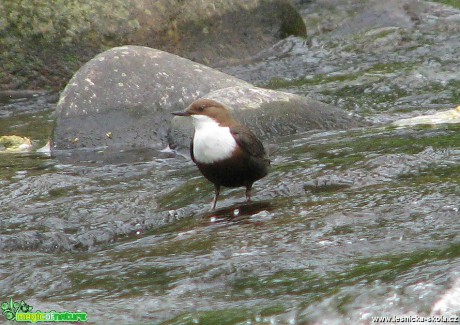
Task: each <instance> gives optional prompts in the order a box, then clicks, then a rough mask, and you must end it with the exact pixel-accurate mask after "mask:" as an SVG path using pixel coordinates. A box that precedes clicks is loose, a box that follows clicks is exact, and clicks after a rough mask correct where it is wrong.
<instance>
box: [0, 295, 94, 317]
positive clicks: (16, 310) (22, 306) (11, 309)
mask: <svg viewBox="0 0 460 325" xmlns="http://www.w3.org/2000/svg"><path fill="white" fill-rule="evenodd" d="M1 308H2V314H3V315H4V316H5V317H6V319H7V320H11V321H16V322H29V323H37V322H86V321H87V316H88V315H87V313H84V312H68V311H65V312H62V313H58V312H55V311H54V310H52V311H49V312H41V311H39V310H37V311H35V312H32V306H30V305H28V304H27V303H25V302H24V300H21V302H13V298H10V301H9V302H4V303H2V305H1Z"/></svg>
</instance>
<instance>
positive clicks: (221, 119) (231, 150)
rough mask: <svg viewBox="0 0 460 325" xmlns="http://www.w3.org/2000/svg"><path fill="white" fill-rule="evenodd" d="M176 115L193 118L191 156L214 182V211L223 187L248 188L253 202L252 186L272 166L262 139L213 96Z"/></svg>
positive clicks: (247, 199)
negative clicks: (212, 98) (213, 98)
mask: <svg viewBox="0 0 460 325" xmlns="http://www.w3.org/2000/svg"><path fill="white" fill-rule="evenodd" d="M172 114H173V115H175V116H186V117H190V118H192V123H193V126H194V129H195V131H194V134H193V136H192V139H191V142H190V156H191V158H192V160H193V162H194V163H195V164H196V166H197V167H198V169H199V170H200V172H201V173H202V174H203V176H204V177H205V178H206V179H208V180H209V181H210V182H211V183H213V184H214V198H213V200H212V203H211V211H212V210H214V209H215V208H216V203H217V199H218V198H219V194H220V189H221V187H222V186H224V187H243V186H244V187H246V193H245V194H246V202H250V201H251V190H252V185H253V183H254V182H255V181H257V180H259V179H261V178H263V177H265V176H266V175H267V174H268V171H269V167H270V159H269V158H268V156H267V153H266V151H265V148H264V146H263V144H262V142H261V141H260V140H259V139H258V138H257V136H256V135H255V134H254V133H253V132H252V131H251V130H250V129H249V128H248V127H246V126H245V125H243V124H241V123H240V122H238V121H237V120H236V119H235V118H234V117H233V115H232V113H231V111H230V109H229V108H228V107H227V106H225V105H223V104H221V103H219V102H218V101H215V100H211V99H198V100H196V101H194V102H193V103H192V104H190V105H189V106H188V107H187V108H186V109H185V110H184V111H181V112H172Z"/></svg>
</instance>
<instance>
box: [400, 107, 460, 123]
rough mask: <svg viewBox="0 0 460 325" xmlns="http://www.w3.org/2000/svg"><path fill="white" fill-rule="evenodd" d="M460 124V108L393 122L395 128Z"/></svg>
mask: <svg viewBox="0 0 460 325" xmlns="http://www.w3.org/2000/svg"><path fill="white" fill-rule="evenodd" d="M458 123H460V106H457V108H454V109H450V110H447V111H442V112H437V113H435V114H429V115H421V116H416V117H411V118H405V119H401V120H397V121H394V122H393V125H394V126H414V125H435V124H458Z"/></svg>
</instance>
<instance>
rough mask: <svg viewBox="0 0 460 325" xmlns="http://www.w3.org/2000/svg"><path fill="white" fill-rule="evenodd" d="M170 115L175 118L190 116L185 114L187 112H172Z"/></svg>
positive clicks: (187, 113)
mask: <svg viewBox="0 0 460 325" xmlns="http://www.w3.org/2000/svg"><path fill="white" fill-rule="evenodd" d="M171 114H172V115H176V116H190V113H189V112H187V111H182V112H172V113H171Z"/></svg>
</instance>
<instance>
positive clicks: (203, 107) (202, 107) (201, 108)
mask: <svg viewBox="0 0 460 325" xmlns="http://www.w3.org/2000/svg"><path fill="white" fill-rule="evenodd" d="M205 107H206V106H204V105H201V106H198V111H199V112H202V111H204V109H205Z"/></svg>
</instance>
